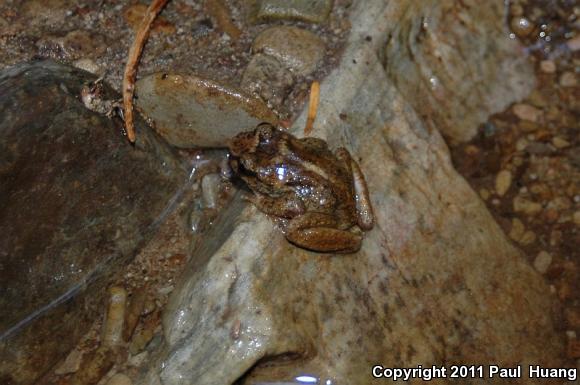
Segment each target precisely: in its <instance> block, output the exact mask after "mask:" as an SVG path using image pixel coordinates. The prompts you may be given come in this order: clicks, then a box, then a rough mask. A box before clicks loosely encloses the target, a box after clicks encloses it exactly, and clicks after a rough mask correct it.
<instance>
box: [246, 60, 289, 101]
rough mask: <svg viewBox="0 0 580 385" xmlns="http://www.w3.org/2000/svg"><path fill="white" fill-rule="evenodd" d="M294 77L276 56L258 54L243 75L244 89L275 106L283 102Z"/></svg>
mask: <svg viewBox="0 0 580 385" xmlns="http://www.w3.org/2000/svg"><path fill="white" fill-rule="evenodd" d="M293 84H294V77H293V76H292V73H291V72H290V71H288V70H287V69H286V68H285V67H284V65H282V63H280V62H279V61H278V59H276V58H275V57H272V56H269V55H264V54H261V53H259V54H256V55H254V56H253V57H252V60H250V63H249V64H248V66H247V67H246V69H245V71H244V74H243V76H242V84H241V86H242V89H244V90H245V91H248V92H251V93H254V94H257V95H259V96H260V97H261V98H262V99H264V100H266V101H267V102H269V103H270V104H272V105H274V106H279V105H281V104H282V102H283V101H284V99H285V98H286V96H287V95H288V93H289V92H290V87H292V85H293Z"/></svg>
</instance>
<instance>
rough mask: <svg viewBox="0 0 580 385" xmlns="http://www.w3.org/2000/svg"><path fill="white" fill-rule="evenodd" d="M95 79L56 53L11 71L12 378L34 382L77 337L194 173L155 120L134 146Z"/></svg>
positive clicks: (7, 342)
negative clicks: (94, 88)
mask: <svg viewBox="0 0 580 385" xmlns="http://www.w3.org/2000/svg"><path fill="white" fill-rule="evenodd" d="M94 80H95V77H94V76H93V75H91V74H88V73H86V72H84V71H80V70H78V69H73V68H70V67H67V66H63V65H59V64H56V63H53V62H36V63H30V64H21V65H18V66H16V67H13V68H10V69H6V70H4V71H2V72H1V73H0V117H1V118H0V119H1V120H0V234H1V236H0V308H1V309H2V311H1V312H0V383H2V384H30V383H32V382H33V381H34V380H35V379H36V378H37V377H38V376H39V375H41V374H42V373H44V372H45V371H46V370H48V369H49V368H50V367H51V366H52V365H54V363H55V362H56V361H58V360H59V359H60V358H61V357H62V356H63V355H64V354H66V353H67V352H68V351H69V350H70V349H71V348H72V346H74V344H75V343H76V342H77V340H78V338H79V337H80V336H82V335H83V334H84V333H85V332H86V330H87V327H88V326H89V325H90V324H91V323H92V322H93V321H94V319H95V316H96V315H97V314H100V313H101V312H102V309H103V307H102V303H103V298H104V296H105V295H106V293H105V290H103V288H104V287H105V286H106V285H107V284H108V282H110V280H111V278H112V277H113V276H114V274H115V273H117V272H118V271H119V269H120V267H122V266H123V265H124V264H126V263H127V262H128V261H130V260H131V258H132V257H133V256H134V255H135V253H136V251H137V250H138V249H139V248H140V247H141V246H142V245H143V244H144V243H145V242H146V241H147V240H148V238H149V237H150V235H151V234H152V232H153V231H154V230H155V228H156V227H157V226H158V224H159V223H160V222H161V221H162V220H163V218H164V216H165V215H166V214H167V213H168V212H169V211H170V208H171V207H170V202H171V201H172V198H174V196H175V195H176V193H177V191H178V190H179V187H180V186H181V185H183V183H184V181H185V180H186V175H187V174H186V172H185V169H184V168H183V167H182V165H181V163H180V162H179V161H178V160H177V158H176V157H175V156H174V155H173V153H172V152H171V150H170V149H169V147H168V146H167V145H166V144H163V142H162V141H160V140H159V139H158V137H157V136H156V135H155V134H154V133H153V132H151V131H150V130H149V129H146V127H145V126H144V124H143V121H139V122H138V131H139V133H138V141H137V143H136V145H135V146H132V145H130V144H129V143H128V141H127V140H126V138H125V137H124V135H123V133H122V127H123V124H122V122H121V121H119V119H113V120H111V119H109V118H107V117H106V116H104V115H101V114H98V113H96V112H93V111H91V110H89V109H88V108H86V107H85V105H84V104H83V103H82V101H81V97H80V96H81V88H82V87H83V86H84V85H87V84H88V83H89V82H91V81H94ZM104 92H105V94H104V95H103V97H104V98H110V99H114V98H118V95H115V94H114V93H113V92H112V91H111V90H110V89H109V88H107V87H105V88H104Z"/></svg>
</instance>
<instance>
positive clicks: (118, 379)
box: [106, 373, 133, 385]
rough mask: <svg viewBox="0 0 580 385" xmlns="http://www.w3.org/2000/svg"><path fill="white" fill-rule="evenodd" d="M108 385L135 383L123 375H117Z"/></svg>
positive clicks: (131, 384)
mask: <svg viewBox="0 0 580 385" xmlns="http://www.w3.org/2000/svg"><path fill="white" fill-rule="evenodd" d="M106 385H133V381H131V379H130V378H129V377H128V376H127V375H126V374H123V373H116V374H114V375H113V377H111V378H109V381H107V384H106Z"/></svg>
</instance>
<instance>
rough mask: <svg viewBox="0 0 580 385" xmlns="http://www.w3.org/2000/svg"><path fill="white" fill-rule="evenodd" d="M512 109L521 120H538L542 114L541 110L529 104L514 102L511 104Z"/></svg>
mask: <svg viewBox="0 0 580 385" xmlns="http://www.w3.org/2000/svg"><path fill="white" fill-rule="evenodd" d="M512 111H513V112H514V114H515V115H516V116H517V117H518V118H520V119H521V120H526V121H529V122H534V123H536V122H538V121H539V120H540V118H541V116H542V110H539V109H537V108H536V107H534V106H531V105H529V104H516V105H514V106H513V108H512Z"/></svg>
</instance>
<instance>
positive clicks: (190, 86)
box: [136, 73, 277, 148]
mask: <svg viewBox="0 0 580 385" xmlns="http://www.w3.org/2000/svg"><path fill="white" fill-rule="evenodd" d="M136 90H137V95H138V98H137V99H136V104H137V106H138V107H139V108H141V109H142V110H143V111H144V112H145V114H146V115H147V116H148V117H149V118H151V119H152V120H153V122H154V123H155V129H156V130H157V132H159V134H160V135H161V136H163V137H164V138H165V139H166V140H167V141H168V142H169V143H171V144H172V145H174V146H176V147H181V148H191V147H223V146H224V143H226V142H227V140H229V138H231V137H232V136H234V135H236V134H238V133H239V132H241V131H244V130H248V129H251V128H254V127H255V126H256V125H257V124H259V123H260V122H271V123H275V122H277V117H276V115H275V114H274V113H273V112H272V111H271V110H270V109H269V108H268V106H266V104H265V103H264V102H263V101H261V100H259V99H258V98H256V97H253V96H250V95H248V94H245V93H244V92H241V91H240V90H238V89H236V88H233V87H229V86H226V85H222V84H218V83H216V82H214V81H211V80H209V79H204V78H200V77H197V76H193V75H178V74H164V73H157V74H152V75H149V76H146V77H144V78H142V79H140V80H139V81H138V82H137V84H136Z"/></svg>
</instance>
